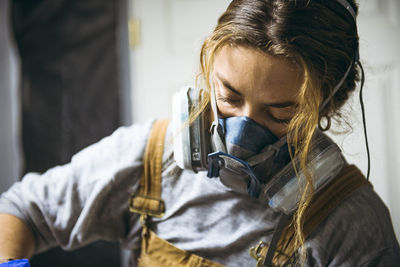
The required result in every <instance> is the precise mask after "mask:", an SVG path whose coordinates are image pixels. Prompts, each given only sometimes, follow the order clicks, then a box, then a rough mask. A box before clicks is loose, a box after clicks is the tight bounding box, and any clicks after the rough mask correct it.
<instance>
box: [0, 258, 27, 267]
mask: <svg viewBox="0 0 400 267" xmlns="http://www.w3.org/2000/svg"><path fill="white" fill-rule="evenodd" d="M0 267H29V261H28V259H22V260H12V261H8V262H4V263H0Z"/></svg>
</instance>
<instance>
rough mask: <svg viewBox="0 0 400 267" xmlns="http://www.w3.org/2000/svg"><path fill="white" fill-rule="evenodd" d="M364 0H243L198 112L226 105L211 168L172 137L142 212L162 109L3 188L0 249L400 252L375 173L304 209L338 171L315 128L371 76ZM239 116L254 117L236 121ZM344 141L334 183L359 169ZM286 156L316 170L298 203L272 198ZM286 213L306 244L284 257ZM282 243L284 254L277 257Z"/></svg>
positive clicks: (323, 254) (351, 255)
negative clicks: (362, 76)
mask: <svg viewBox="0 0 400 267" xmlns="http://www.w3.org/2000/svg"><path fill="white" fill-rule="evenodd" d="M356 12H357V6H356V4H355V3H354V2H353V1H348V2H347V1H340V0H337V1H331V0H330V1H324V0H312V1H309V0H307V1H299V0H297V1H279V0H270V1H268V0H238V1H236V0H235V1H233V2H232V3H231V4H230V6H229V7H228V9H227V10H226V12H225V13H224V14H223V15H222V16H221V17H220V19H219V21H218V25H217V27H216V29H215V30H214V32H213V33H212V34H211V36H210V37H209V38H208V39H207V40H206V41H205V43H204V45H203V47H202V52H201V67H202V73H201V74H202V76H201V77H202V78H203V80H204V82H205V86H206V88H207V91H208V92H210V94H206V93H204V95H205V96H209V97H207V98H202V101H200V104H199V105H198V108H197V109H195V112H194V113H193V115H191V118H190V122H192V121H196V119H197V118H201V117H204V118H207V116H208V115H210V116H211V117H212V118H213V119H212V121H213V122H212V123H210V124H212V127H211V137H210V138H211V144H210V147H212V149H210V150H211V151H209V152H210V153H208V162H207V164H205V165H206V167H207V168H208V170H209V171H208V173H207V172H205V171H201V170H202V168H201V167H202V166H200V167H199V169H196V171H197V170H200V171H198V172H197V173H195V172H193V170H188V169H184V170H182V169H181V168H179V167H178V166H177V163H176V162H175V161H174V160H173V156H175V158H177V161H178V164H179V162H180V161H181V163H182V162H184V160H182V158H180V157H179V156H177V154H178V151H177V150H175V153H174V152H173V149H172V146H170V145H169V142H167V143H166V145H165V151H164V152H163V158H162V162H163V169H162V184H161V185H162V186H161V191H162V192H161V194H162V195H161V196H162V199H163V202H162V201H159V200H158V199H157V198H154V199H152V200H155V201H156V202H157V207H160V209H159V214H150V215H159V216H158V217H157V216H153V217H151V216H148V215H149V214H148V213H147V215H146V212H145V215H142V216H141V218H142V219H141V220H140V219H139V214H137V213H130V212H129V209H128V203H127V199H128V198H129V196H130V193H131V192H135V196H136V198H134V199H133V202H132V206H133V209H132V210H134V211H136V212H138V211H139V212H140V205H138V208H137V207H136V208H135V205H136V204H137V203H136V202H140V201H142V200H143V199H140V198H141V197H143V198H145V197H146V196H143V195H141V192H142V191H138V190H142V189H141V188H144V187H145V186H144V185H145V184H146V183H145V182H142V185H141V186H139V183H140V175H141V173H142V167H143V160H144V161H145V162H146V157H147V156H146V155H147V154H146V155H144V150H145V145H146V142H147V140H148V139H149V132H150V128H151V126H152V122H149V123H147V124H144V125H133V126H132V127H129V128H121V129H119V130H117V131H116V132H115V133H114V134H113V135H112V136H110V137H108V138H105V139H104V140H102V141H101V142H99V143H98V144H95V145H93V146H91V147H89V148H87V149H85V150H83V151H82V152H80V153H78V154H77V155H76V156H74V157H73V158H72V161H71V163H70V164H67V165H65V166H60V167H56V168H53V169H51V170H49V171H48V172H46V173H44V174H43V175H38V174H28V175H26V177H24V179H23V182H21V183H17V184H15V185H14V186H13V187H12V188H11V189H10V190H9V191H8V192H6V193H5V194H3V195H2V198H1V200H0V212H2V213H4V214H2V215H1V216H0V224H1V229H7V230H2V232H1V234H2V235H1V237H0V238H1V239H0V244H1V245H0V246H2V247H1V249H0V258H4V259H8V258H21V257H30V256H31V255H32V253H34V252H35V253H37V252H41V251H44V250H46V249H49V248H50V247H53V246H61V247H63V248H64V249H75V248H78V247H80V246H83V245H85V244H87V243H89V242H92V241H95V240H98V239H103V240H110V241H111V240H113V241H120V242H121V243H122V245H123V246H124V247H126V248H128V249H130V250H131V251H132V252H133V255H132V266H136V264H137V263H138V262H139V265H140V266H221V265H227V266H254V265H255V264H256V263H257V260H258V264H259V265H258V266H262V264H264V263H265V264H266V265H268V264H271V261H272V263H273V264H285V263H286V264H299V265H311V266H328V265H330V266H376V265H379V266H395V265H396V264H398V263H399V262H400V256H399V246H398V243H397V240H396V238H395V236H394V233H393V227H392V224H391V221H390V215H389V213H388V211H387V208H386V207H385V206H384V204H383V203H382V201H381V200H380V199H379V197H378V196H377V195H376V193H375V192H374V191H373V189H372V188H371V187H370V186H368V183H366V182H365V183H364V185H360V186H357V187H356V188H355V189H354V190H351V192H350V193H349V194H347V195H344V197H343V199H341V200H340V201H339V202H338V203H336V204H335V205H334V207H333V208H332V209H331V210H329V213H328V214H326V216H324V217H323V218H322V219H321V220H320V221H319V222H318V223H317V224H316V226H315V227H314V228H312V229H311V230H309V229H308V228H307V227H308V225H309V224H306V223H304V222H305V221H307V220H305V218H306V217H307V216H308V215H307V214H308V211H309V210H310V207H312V208H314V206H313V203H315V202H318V201H319V200H318V201H315V200H313V199H312V197H313V196H314V195H315V194H314V191H318V190H319V188H320V187H322V186H318V185H317V183H315V184H314V181H317V180H315V179H319V178H320V177H323V176H324V175H325V176H326V173H325V172H318V170H319V169H318V168H317V167H315V166H317V165H318V164H314V165H315V166H314V165H312V164H311V163H312V160H313V159H316V157H313V153H315V151H317V150H315V149H314V146H313V145H314V144H315V143H317V142H316V141H315V140H319V139H318V138H319V137H318V136H322V137H321V138H322V139H323V140H328V139H326V137H324V135H322V134H321V133H320V132H319V131H318V130H317V129H316V128H317V126H318V127H319V128H320V129H322V130H327V129H328V128H329V126H330V121H331V119H332V118H334V117H335V116H338V115H340V108H341V107H342V105H343V104H344V103H345V102H346V100H347V99H348V98H349V95H350V94H351V93H352V92H353V91H354V90H355V87H356V82H357V81H358V80H359V71H360V68H359V67H358V66H359V65H357V64H355V63H356V62H357V61H358V35H357V28H356V24H355V15H356ZM210 101H211V106H212V108H211V110H209V109H208V106H209V105H208V102H210ZM206 121H207V120H206ZM207 125H209V124H207ZM238 125H239V126H240V127H242V128H240V127H239V131H238V132H235V129H237V127H236V126H238ZM168 134H169V136H171V137H172V136H173V135H174V132H173V131H172V130H169V132H168ZM175 134H176V133H175ZM250 135H251V136H250ZM317 137H318V138H317ZM167 140H168V138H167ZM238 140H239V141H238ZM260 140H261V141H260ZM258 141H260V142H261V143H258ZM324 142H325V141H324ZM326 142H328V143H329V141H326ZM326 142H325V143H326ZM287 144H289V145H287ZM182 147H183V148H185V146H182ZM207 147H208V146H207ZM316 147H317V148H319V145H316ZM327 147H328V148H331V147H334V146H333V145H332V144H330V143H329V146H327ZM269 148H273V149H272V150H274V151H278V152H271V153H275V154H273V155H274V156H273V160H272V161H271V160H270V159H271V157H270V155H272V154H271V153H270V152H269ZM272 150H271V151H272ZM321 151H322V152H324V151H325V148H323V149H322V150H321ZM268 153H269V154H268ZM332 153H333V155H339V156H338V157H337V158H335V159H334V160H333V161H328V162H329V164H327V165H326V166H325V167H327V168H328V169H329V173H331V172H332V173H333V172H334V171H335V169H336V168H333V167H332V166H336V165H331V163H332V162H333V163H335V164H336V163H338V162H339V163H338V165H337V166H339V167H340V168H337V169H338V170H337V171H338V172H339V171H340V174H339V173H338V172H335V175H333V176H335V177H330V178H329V179H331V180H329V181H328V180H326V181H325V180H324V183H325V187H324V188H325V189H326V188H328V189H329V188H331V187H333V184H334V182H335V181H337V179H338V177H339V176H340V177H341V176H343V173H346V172H347V171H343V170H348V166H347V165H346V163H345V161H344V160H342V156H341V155H340V153H339V152H337V151H336V152H332ZM174 154H175V155H174ZM259 155H261V156H259ZM144 157H145V159H143V158H144ZM260 158H262V159H266V160H259V159H260ZM257 159H258V161H257V163H254V162H255V161H256V160H257ZM147 161H148V160H147ZM291 162H293V163H294V164H292V163H291ZM230 163H231V165H229V164H230ZM267 163H268V164H270V163H271V164H270V165H268V166H267V165H266V164H267ZM317 163H318V161H317ZM246 164H249V166H250V167H248V168H247V167H246V166H248V165H246ZM310 164H311V165H310ZM200 165H201V164H200ZM203 165H204V164H203ZM146 166H147V165H146ZM180 166H182V167H186V165H185V163H183V164H180ZM310 166H311V167H310ZM191 168H193V169H195V168H194V167H193V166H191ZM246 168H247V169H246ZM351 168H352V170H353V171H352V172H351V173H352V174H353V173H359V172H357V171H354V167H351ZM145 170H147V167H146V168H145ZM238 170H239V171H243V172H242V173H241V175H237V171H238ZM283 170H289V172H292V173H295V174H297V176H298V177H305V180H304V179H303V181H306V182H305V183H303V184H301V183H300V184H301V186H300V187H299V188H298V191H294V192H296V195H295V197H294V198H291V199H293V200H292V201H291V202H290V204H291V206H290V205H289V208H287V207H288V206H285V207H286V209H284V208H282V207H283V206H282V205H280V204H281V202H280V203H278V204H276V203H272V202H270V203H269V205H270V206H268V205H266V202H265V201H266V200H265V199H263V197H264V195H265V194H264V193H265V192H267V193H269V192H270V189H271V188H273V187H274V186H275V185H276V183H273V186H269V187H264V185H271V182H272V181H273V180H274V179H276V177H278V178H280V177H283V176H282V175H280V174H281V173H282V171H283ZM323 170H325V169H323ZM266 173H268V175H266ZM301 174H302V175H301ZM207 175H208V176H209V177H218V178H216V179H208V178H207V177H206V176H207ZM352 176H353V175H347V177H350V178H351V177H352ZM325 178H326V177H325ZM350 178H349V179H350ZM326 179H328V178H326ZM364 180H365V179H364ZM318 181H319V180H318ZM287 184H289V183H287ZM296 184H297V183H296ZM326 184H328V185H326ZM284 186H286V184H285V185H284ZM138 188H139V189H138ZM321 190H324V189H321ZM275 191H278V190H275ZM138 192H139V193H138ZM279 192H280V191H279ZM321 192H322V191H321ZM274 193H276V192H274ZM267 195H268V194H267ZM271 196H272V195H271ZM292 196H293V194H289V195H288V196H287V197H289V198H290V197H292ZM267 197H268V196H267ZM317 199H319V198H317ZM135 201H136V202H135ZM293 203H294V204H295V207H293ZM161 204H162V205H161ZM275 204H276V205H275ZM328 204H329V203H328ZM274 205H275V206H274ZM274 207H277V208H274ZM312 210H313V209H311V211H312ZM162 213H163V214H162ZM292 215H293V216H292ZM150 217H151V218H150ZM287 225H289V226H290V227H291V229H294V230H293V231H294V235H293V236H294V237H293V238H292V239H293V240H294V241H295V242H294V243H293V244H294V245H293V247H292V248H294V250H293V249H292V251H291V252H290V255H284V256H285V257H284V260H279V259H278V256H275V255H278V254H285V253H286V254H287V251H286V250H285V251H280V252H279V251H278V250H279V249H280V246H279V244H281V243H280V242H275V240H281V237H285V236H286V232H287V231H286V232H285V230H283V228H285V227H286V226H287ZM289 226H288V227H289ZM285 229H287V228H285ZM307 229H308V230H307ZM142 230H143V231H142ZM306 231H308V232H307V233H306ZM141 232H142V234H141ZM276 233H279V234H276ZM141 239H142V242H141ZM259 241H262V243H260V244H261V245H260V246H259V247H258V248H259V249H260V250H264V252H263V253H260V251H259V250H258V249H257V244H258V242H259ZM274 243H276V244H275V245H274ZM252 247H253V249H252V250H251V255H249V249H251V248H252ZM263 248H267V249H263ZM268 248H272V249H268ZM269 251H272V256H273V257H274V259H268V258H269V257H270V256H269V255H270V254H269ZM277 251H278V252H277ZM274 253H275V254H274ZM261 254H262V255H261ZM139 255H140V259H139V260H138V258H139ZM196 255H197V256H196ZM253 257H255V258H256V259H254V258H253Z"/></svg>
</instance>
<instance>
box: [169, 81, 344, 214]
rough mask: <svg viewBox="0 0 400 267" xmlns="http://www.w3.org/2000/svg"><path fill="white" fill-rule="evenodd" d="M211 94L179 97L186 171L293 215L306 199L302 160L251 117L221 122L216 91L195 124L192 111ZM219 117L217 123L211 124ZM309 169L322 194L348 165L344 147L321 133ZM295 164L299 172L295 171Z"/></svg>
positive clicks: (179, 147)
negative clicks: (210, 179)
mask: <svg viewBox="0 0 400 267" xmlns="http://www.w3.org/2000/svg"><path fill="white" fill-rule="evenodd" d="M206 97H209V95H208V92H206V91H205V90H201V89H196V88H192V87H185V88H182V89H181V90H180V91H179V92H178V93H177V94H175V95H174V98H173V120H172V122H173V126H174V127H173V128H174V158H175V161H176V163H177V165H178V166H179V167H180V168H182V169H190V170H193V171H195V172H198V171H207V176H208V177H209V178H219V179H220V181H221V182H222V183H223V184H224V185H225V186H227V187H229V188H231V189H232V190H233V191H236V192H241V193H248V194H249V195H250V196H251V197H253V198H255V199H259V200H260V201H262V202H264V203H265V202H267V203H268V204H269V206H270V207H271V208H273V209H274V210H276V211H277V212H284V213H286V214H290V213H291V212H293V211H294V210H295V209H296V207H297V203H298V201H299V200H300V196H301V193H300V192H301V188H302V186H304V185H305V177H304V176H303V174H302V173H301V171H300V168H299V163H298V159H297V158H294V159H293V160H292V159H291V157H290V154H289V148H288V144H287V137H286V136H283V137H281V138H277V137H276V136H275V135H274V134H272V132H271V131H270V130H268V129H267V128H265V127H263V126H261V125H259V124H258V123H257V122H255V121H254V120H252V119H251V118H248V117H244V116H241V117H228V118H219V116H218V110H217V106H216V97H215V93H214V91H213V90H212V91H211V107H210V104H208V106H207V107H206V108H205V109H204V111H202V112H201V113H200V115H199V116H197V117H196V118H195V119H194V121H193V122H192V123H191V124H190V125H189V118H191V116H192V113H195V112H198V110H197V109H198V107H199V105H200V104H201V103H203V102H204V98H206ZM211 115H213V120H211ZM309 159H310V160H309V165H308V166H307V167H308V168H309V171H310V172H311V173H313V178H314V186H315V191H316V192H318V191H319V190H320V189H321V188H323V187H324V185H326V184H327V183H329V181H330V180H331V179H332V178H334V177H335V176H336V175H337V174H338V173H339V172H340V170H341V169H342V167H343V166H344V165H345V164H346V162H345V160H344V158H343V156H342V154H341V152H340V149H339V147H338V146H337V145H336V144H335V143H334V142H333V141H332V140H331V139H329V138H328V137H327V136H326V135H325V134H323V133H322V132H320V131H319V130H316V133H315V135H314V137H313V142H312V145H311V152H310V154H309ZM294 166H296V169H297V170H298V171H297V173H296V171H295V168H294Z"/></svg>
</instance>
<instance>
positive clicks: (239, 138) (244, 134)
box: [219, 116, 278, 154]
mask: <svg viewBox="0 0 400 267" xmlns="http://www.w3.org/2000/svg"><path fill="white" fill-rule="evenodd" d="M219 124H220V125H221V126H222V130H223V134H224V135H225V144H226V146H228V143H230V144H233V145H236V146H239V147H242V148H244V149H246V150H249V151H251V152H253V153H254V154H257V153H259V152H260V151H261V150H262V149H263V148H264V147H265V146H266V145H270V144H274V143H275V142H276V141H278V138H277V137H276V136H275V135H274V134H272V133H271V131H270V130H268V129H267V128H264V127H263V126H261V125H260V124H258V123H257V122H255V121H254V120H252V119H250V118H249V117H245V116H240V117H229V118H225V119H222V118H220V119H219Z"/></svg>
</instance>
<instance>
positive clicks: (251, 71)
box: [213, 45, 303, 137]
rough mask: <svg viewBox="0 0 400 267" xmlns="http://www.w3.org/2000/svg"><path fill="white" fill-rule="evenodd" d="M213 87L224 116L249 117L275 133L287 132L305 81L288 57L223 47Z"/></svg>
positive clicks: (280, 134) (217, 61) (215, 66)
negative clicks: (298, 95) (298, 94)
mask: <svg viewBox="0 0 400 267" xmlns="http://www.w3.org/2000/svg"><path fill="white" fill-rule="evenodd" d="M213 75H214V88H215V93H216V98H217V107H218V111H219V115H220V116H221V117H222V118H225V117H233V116H247V117H249V118H251V119H253V120H255V121H256V122H257V123H259V124H260V125H263V126H264V127H266V128H268V129H269V130H270V131H271V132H272V133H273V134H274V135H275V136H277V137H282V136H283V135H285V134H286V131H287V125H288V123H289V121H290V119H291V118H292V117H293V115H294V113H295V109H296V105H297V102H296V101H297V98H296V96H297V93H298V91H299V89H300V87H301V84H302V82H303V80H302V75H301V72H300V71H299V69H298V67H297V66H296V65H295V64H294V63H292V62H291V61H289V60H285V59H283V58H278V57H273V56H270V55H268V54H266V53H263V52H261V51H258V50H256V49H252V48H246V47H241V46H239V47H238V46H236V47H232V46H229V45H226V46H224V47H223V48H222V49H221V50H220V51H219V52H218V54H217V55H216V57H215V61H214V72H213Z"/></svg>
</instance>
